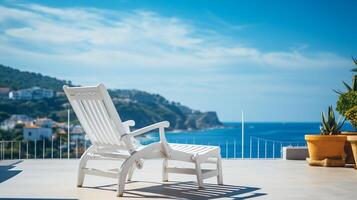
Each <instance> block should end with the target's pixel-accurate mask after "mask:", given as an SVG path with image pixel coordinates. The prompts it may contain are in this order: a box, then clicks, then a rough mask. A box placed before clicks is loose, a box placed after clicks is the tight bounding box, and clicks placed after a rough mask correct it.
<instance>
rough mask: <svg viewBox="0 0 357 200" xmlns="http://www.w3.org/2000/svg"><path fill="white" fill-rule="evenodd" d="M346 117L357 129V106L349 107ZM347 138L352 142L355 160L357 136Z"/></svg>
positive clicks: (356, 166) (356, 157)
mask: <svg viewBox="0 0 357 200" xmlns="http://www.w3.org/2000/svg"><path fill="white" fill-rule="evenodd" d="M346 118H347V119H348V120H349V121H350V123H351V124H352V126H353V127H354V128H355V129H356V130H357V106H354V107H353V108H351V109H349V110H348V111H347V112H346ZM347 140H348V141H349V142H350V145H351V149H352V152H353V155H354V161H356V160H357V136H356V135H355V136H352V135H350V136H347ZM355 168H356V169H357V164H355Z"/></svg>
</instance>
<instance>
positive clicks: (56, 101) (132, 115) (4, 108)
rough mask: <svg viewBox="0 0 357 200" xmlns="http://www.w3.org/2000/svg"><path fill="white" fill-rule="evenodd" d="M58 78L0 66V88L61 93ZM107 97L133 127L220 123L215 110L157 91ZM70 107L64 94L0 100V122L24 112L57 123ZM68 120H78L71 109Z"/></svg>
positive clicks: (198, 126)
mask: <svg viewBox="0 0 357 200" xmlns="http://www.w3.org/2000/svg"><path fill="white" fill-rule="evenodd" d="M64 84H68V85H72V84H71V82H70V81H62V80H58V79H55V78H51V77H48V76H43V75H41V74H36V73H30V72H21V71H19V70H16V69H12V68H10V67H5V66H3V65H0V87H2V86H3V87H10V88H12V89H20V88H29V87H32V86H39V87H43V88H48V89H53V90H55V91H58V92H62V86H63V85H64ZM109 93H110V96H111V97H112V99H113V102H114V105H115V107H116V109H117V110H118V112H119V113H120V116H121V118H122V120H123V121H125V120H129V119H133V120H135V122H136V126H135V127H136V128H140V127H144V126H147V125H149V124H152V123H156V122H159V121H163V120H168V121H169V122H170V124H171V125H170V128H172V129H182V130H187V129H203V128H210V127H215V126H221V125H222V123H221V122H220V121H219V119H218V117H217V114H216V113H215V112H200V111H196V110H192V109H190V108H188V107H186V106H183V105H181V104H180V103H176V102H169V101H168V100H167V99H165V98H164V97H162V96H160V95H158V94H150V93H147V92H144V91H139V90H110V91H109ZM68 108H70V106H69V103H68V100H67V98H66V97H65V96H56V97H54V98H50V99H40V100H30V101H27V100H10V99H0V122H1V121H3V120H4V119H6V118H8V117H9V116H10V115H12V114H25V115H28V116H30V117H34V118H35V117H48V118H51V119H53V120H55V121H58V122H66V121H67V109H68ZM71 121H72V123H78V121H77V119H76V117H75V115H74V113H73V111H72V112H71Z"/></svg>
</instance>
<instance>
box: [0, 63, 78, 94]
mask: <svg viewBox="0 0 357 200" xmlns="http://www.w3.org/2000/svg"><path fill="white" fill-rule="evenodd" d="M63 85H72V83H71V81H64V80H59V79H56V78H52V77H49V76H44V75H42V74H39V73H33V72H24V71H20V70H18V69H14V68H11V67H7V66H4V65H1V64H0V87H9V88H11V89H13V90H17V89H23V88H29V87H34V86H38V87H42V88H48V89H52V90H55V91H60V90H62V86H63Z"/></svg>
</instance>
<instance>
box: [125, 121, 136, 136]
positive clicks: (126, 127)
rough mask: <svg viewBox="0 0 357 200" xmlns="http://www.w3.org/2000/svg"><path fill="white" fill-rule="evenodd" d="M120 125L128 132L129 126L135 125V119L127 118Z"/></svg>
mask: <svg viewBox="0 0 357 200" xmlns="http://www.w3.org/2000/svg"><path fill="white" fill-rule="evenodd" d="M122 125H123V127H124V129H125V132H126V133H130V126H135V121H134V120H128V121H125V122H122Z"/></svg>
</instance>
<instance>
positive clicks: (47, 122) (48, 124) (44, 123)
mask: <svg viewBox="0 0 357 200" xmlns="http://www.w3.org/2000/svg"><path fill="white" fill-rule="evenodd" d="M55 124H56V122H55V121H53V120H52V119H49V118H46V117H44V118H37V119H36V120H35V125H37V126H40V127H43V128H52V127H53V126H54V125H55Z"/></svg>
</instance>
